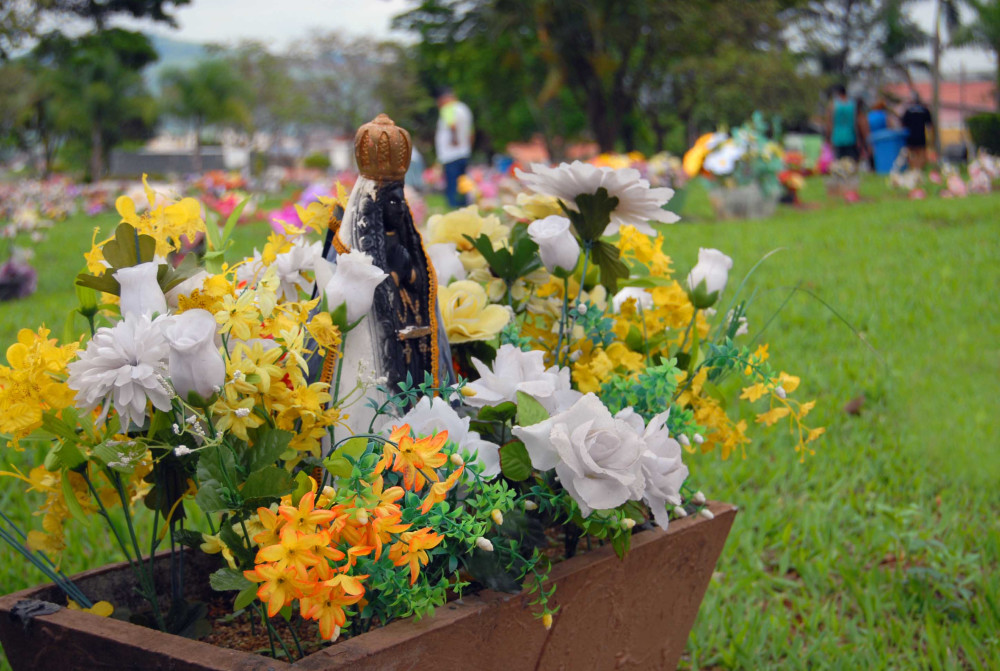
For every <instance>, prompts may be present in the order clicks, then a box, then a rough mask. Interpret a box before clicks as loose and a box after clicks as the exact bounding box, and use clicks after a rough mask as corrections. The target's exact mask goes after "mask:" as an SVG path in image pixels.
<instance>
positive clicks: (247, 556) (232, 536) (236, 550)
mask: <svg viewBox="0 0 1000 671" xmlns="http://www.w3.org/2000/svg"><path fill="white" fill-rule="evenodd" d="M234 526H235V527H236V529H240V526H239V524H235V525H234V524H233V519H232V518H229V520H228V521H224V522H223V523H222V524H221V525H220V526H219V540H221V541H222V542H223V543H225V544H226V547H228V548H229V550H230V551H231V552H232V553H233V556H235V557H236V558H237V559H238V560H239V562H240V565H241V566H253V563H254V562H253V553H252V552H250V550H247V546H246V545H244V542H245V539H244V538H243V530H242V529H240V530H239V532H237V531H236V529H234V528H233V527H234Z"/></svg>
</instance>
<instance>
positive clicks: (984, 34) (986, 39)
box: [939, 0, 1000, 105]
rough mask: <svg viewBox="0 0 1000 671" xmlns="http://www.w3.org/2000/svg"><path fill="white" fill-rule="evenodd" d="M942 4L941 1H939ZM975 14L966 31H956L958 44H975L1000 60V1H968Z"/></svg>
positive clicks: (999, 84)
mask: <svg viewBox="0 0 1000 671" xmlns="http://www.w3.org/2000/svg"><path fill="white" fill-rule="evenodd" d="M939 2H940V0H939ZM966 2H967V3H968V5H969V7H970V8H971V9H972V10H973V12H974V13H975V20H974V21H972V22H971V23H969V24H968V26H967V27H966V28H964V29H961V30H958V31H956V32H957V33H958V34H957V38H958V39H956V40H955V42H956V44H975V45H978V46H981V47H985V48H987V49H989V50H990V51H992V52H993V55H994V56H996V57H997V58H998V59H1000V0H966ZM994 81H995V82H996V89H995V91H994V93H995V94H996V97H997V105H1000V60H998V61H997V71H996V75H995V78H994Z"/></svg>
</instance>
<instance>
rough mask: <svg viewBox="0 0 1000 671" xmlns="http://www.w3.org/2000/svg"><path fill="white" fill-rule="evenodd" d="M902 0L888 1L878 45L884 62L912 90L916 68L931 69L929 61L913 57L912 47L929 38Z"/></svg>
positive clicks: (923, 42)
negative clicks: (911, 54) (913, 73)
mask: <svg viewBox="0 0 1000 671" xmlns="http://www.w3.org/2000/svg"><path fill="white" fill-rule="evenodd" d="M904 4H905V2H904V1H903V0H889V2H887V3H886V5H885V7H884V9H883V12H882V30H883V31H884V32H883V37H882V41H881V43H880V44H879V53H880V55H881V60H882V65H883V66H884V67H885V69H887V70H889V71H890V72H894V73H896V74H898V75H900V76H902V77H903V79H905V80H906V83H907V85H908V86H909V87H910V90H911V91H912V90H913V78H912V76H911V74H910V72H911V70H912V69H913V68H920V69H923V70H930V69H931V66H930V64H928V63H927V61H922V60H920V59H917V58H913V57H912V56H910V53H911V52H912V50H913V49H916V48H919V47H922V46H924V45H926V44H927V42H928V40H929V39H930V38H929V37H928V35H927V33H925V32H924V31H923V30H922V29H921V28H920V26H918V25H917V24H916V23H915V22H914V21H913V20H912V19H911V18H909V16H907V13H906V11H905V10H904Z"/></svg>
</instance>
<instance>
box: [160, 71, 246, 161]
mask: <svg viewBox="0 0 1000 671" xmlns="http://www.w3.org/2000/svg"><path fill="white" fill-rule="evenodd" d="M160 83H161V86H162V88H163V94H162V95H163V103H164V109H165V110H166V111H167V112H168V113H169V114H171V115H173V116H176V117H177V118H179V119H184V120H186V121H189V122H191V124H192V125H193V126H194V141H195V153H194V168H195V170H196V171H198V172H200V171H201V142H202V131H203V130H204V128H205V126H206V125H207V124H226V123H236V124H238V125H242V126H244V127H249V126H250V125H251V123H252V115H251V112H250V108H249V102H250V99H251V91H250V89H249V87H248V86H247V82H245V81H243V80H242V79H240V77H239V75H238V74H237V72H236V70H234V69H233V66H232V64H231V63H229V62H228V61H226V60H224V59H222V58H212V59H208V60H203V61H201V62H199V63H198V64H197V65H195V66H194V67H192V68H190V69H187V70H182V69H179V68H171V69H168V70H166V71H164V72H163V74H162V76H161V78H160Z"/></svg>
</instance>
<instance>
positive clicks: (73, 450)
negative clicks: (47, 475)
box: [52, 441, 87, 469]
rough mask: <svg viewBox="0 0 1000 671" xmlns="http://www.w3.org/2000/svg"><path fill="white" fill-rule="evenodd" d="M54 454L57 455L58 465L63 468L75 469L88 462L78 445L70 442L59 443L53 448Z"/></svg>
mask: <svg viewBox="0 0 1000 671" xmlns="http://www.w3.org/2000/svg"><path fill="white" fill-rule="evenodd" d="M52 453H53V454H54V455H55V459H56V461H57V463H58V464H59V465H60V466H62V467H63V468H69V469H75V468H77V467H79V466H80V465H81V464H83V463H84V462H86V461H87V458H86V457H85V456H83V453H82V452H80V450H79V449H78V448H77V446H76V444H75V443H71V442H69V441H66V442H62V443H57V444H56V446H55V447H54V448H52Z"/></svg>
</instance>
